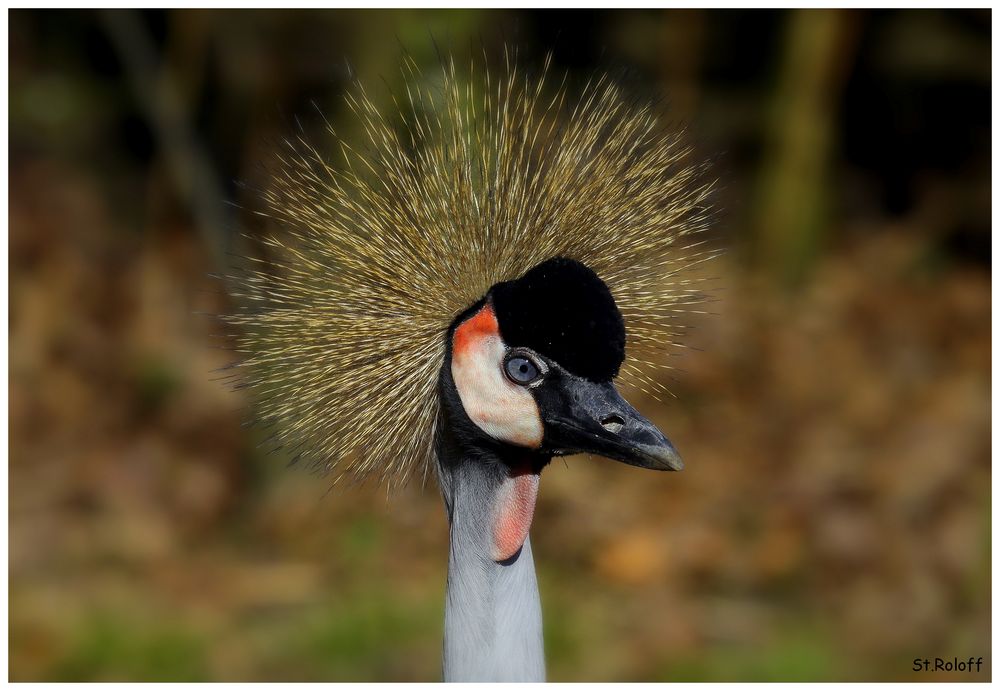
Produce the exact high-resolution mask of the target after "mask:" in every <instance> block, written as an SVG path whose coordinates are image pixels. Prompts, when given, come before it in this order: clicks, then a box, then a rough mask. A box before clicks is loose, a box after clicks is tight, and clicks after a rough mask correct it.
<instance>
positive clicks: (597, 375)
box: [490, 257, 625, 382]
mask: <svg viewBox="0 0 1000 691" xmlns="http://www.w3.org/2000/svg"><path fill="white" fill-rule="evenodd" d="M490 294H491V296H492V299H493V308H494V310H495V311H496V315H497V322H498V324H499V326H500V335H501V336H503V339H504V341H505V342H506V343H507V345H509V346H521V347H525V348H531V349H532V350H534V351H536V352H538V353H541V354H542V355H544V356H546V357H548V358H551V359H552V360H554V361H555V362H557V363H558V364H559V365H560V366H562V367H563V368H565V369H566V370H568V371H570V372H572V373H573V374H575V375H577V376H580V377H583V378H585V379H589V380H591V381H595V382H603V381H610V380H612V379H614V378H615V377H616V376H618V370H619V368H620V367H621V365H622V361H623V360H624V359H625V323H624V321H622V315H621V312H619V311H618V306H617V305H615V300H614V298H613V297H612V296H611V291H610V290H608V287H607V286H606V285H605V284H604V281H602V280H601V279H600V278H599V277H598V276H597V274H596V273H594V272H593V271H592V270H591V269H589V268H588V267H587V266H585V265H584V264H581V263H580V262H578V261H576V260H573V259H567V258H565V257H556V258H554V259H549V260H548V261H545V262H542V263H541V264H539V265H538V266H536V267H535V268H533V269H531V270H530V271H528V272H527V273H526V274H524V275H523V276H521V277H520V278H518V279H516V280H513V281H507V282H505V283H498V284H497V285H495V286H493V288H492V290H491V292H490Z"/></svg>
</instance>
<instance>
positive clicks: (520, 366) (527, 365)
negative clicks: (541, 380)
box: [504, 354, 541, 385]
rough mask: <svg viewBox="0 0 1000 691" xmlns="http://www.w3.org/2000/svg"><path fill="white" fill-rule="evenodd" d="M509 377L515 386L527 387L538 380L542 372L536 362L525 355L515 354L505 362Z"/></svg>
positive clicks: (505, 369)
mask: <svg viewBox="0 0 1000 691" xmlns="http://www.w3.org/2000/svg"><path fill="white" fill-rule="evenodd" d="M504 371H505V372H506V373H507V377H508V378H509V379H510V380H511V381H512V382H514V383H515V384H521V385H527V384H530V383H532V382H533V381H535V380H536V379H538V376H539V375H540V374H541V371H540V370H539V368H538V365H536V364H535V363H534V362H532V361H531V360H529V359H528V358H527V357H525V356H524V355H520V354H514V355H511V356H510V357H508V358H507V361H506V362H504Z"/></svg>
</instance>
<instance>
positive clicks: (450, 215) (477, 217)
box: [228, 60, 712, 485]
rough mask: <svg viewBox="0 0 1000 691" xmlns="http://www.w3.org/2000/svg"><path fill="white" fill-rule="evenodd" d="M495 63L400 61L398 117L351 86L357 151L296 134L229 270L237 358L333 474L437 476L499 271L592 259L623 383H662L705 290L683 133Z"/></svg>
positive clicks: (264, 401) (697, 200)
mask: <svg viewBox="0 0 1000 691" xmlns="http://www.w3.org/2000/svg"><path fill="white" fill-rule="evenodd" d="M501 74H502V76H501V78H500V79H497V78H495V76H494V75H492V74H490V73H489V72H488V71H485V70H484V71H482V72H479V73H477V72H476V68H475V66H474V65H473V66H472V68H471V69H470V73H469V74H467V75H465V76H464V77H460V76H459V74H458V70H457V68H456V64H455V62H454V61H449V62H448V63H447V64H446V66H445V67H443V68H442V72H441V78H440V80H439V81H438V83H437V84H428V81H427V80H426V79H425V78H424V76H423V75H422V74H421V73H420V72H419V71H418V70H417V68H416V66H415V65H414V63H413V62H412V61H409V60H407V61H405V63H404V77H405V83H406V93H405V97H402V98H399V99H398V100H394V101H395V103H394V105H395V109H396V111H397V112H394V113H392V115H393V116H394V117H397V118H399V119H401V120H402V122H403V124H402V126H401V127H399V126H393V124H392V123H391V122H390V121H389V120H388V119H387V118H386V117H384V116H383V114H382V113H380V112H379V110H378V109H377V108H376V107H375V105H374V103H373V101H372V99H370V98H369V97H368V96H367V94H366V93H365V91H364V89H363V88H362V87H361V86H360V85H359V86H357V87H356V91H355V92H354V93H353V94H352V95H351V96H349V97H348V103H349V105H350V107H351V110H352V111H353V113H354V115H355V116H356V117H357V118H358V121H359V123H360V125H361V126H362V128H363V132H364V137H363V138H362V139H363V141H362V144H363V146H362V147H352V146H351V145H350V144H349V143H347V142H346V141H343V140H342V139H340V138H338V137H337V135H336V133H335V132H334V131H333V130H332V128H330V130H329V132H330V135H331V138H332V142H333V143H334V144H335V145H336V147H337V148H339V150H340V154H341V156H340V159H341V160H339V161H338V162H337V163H330V162H328V160H327V158H326V156H324V155H323V153H322V152H321V151H320V150H319V149H318V148H316V147H315V146H314V145H312V144H311V143H310V142H308V141H304V140H302V139H300V140H298V141H296V142H292V143H291V144H290V145H289V146H288V147H287V148H286V149H285V150H284V153H283V154H282V155H281V156H280V166H279V168H278V171H277V174H276V175H275V176H274V179H273V186H271V187H270V189H269V191H267V192H265V194H264V202H265V204H264V206H265V208H266V210H265V211H264V212H263V213H264V215H265V216H267V217H269V218H270V219H271V220H272V221H273V222H274V223H275V224H276V225H277V226H278V227H280V234H272V235H270V236H268V237H267V239H266V241H265V242H266V244H267V246H268V248H269V251H270V253H271V254H272V255H273V256H272V258H271V259H269V260H268V261H267V262H264V261H262V260H257V263H255V264H253V265H251V267H250V269H249V270H248V271H247V272H245V273H244V274H243V275H241V276H239V277H236V278H235V286H236V287H235V288H234V290H233V292H234V294H235V295H236V297H237V298H238V300H239V302H240V303H241V308H240V311H239V312H237V313H236V314H233V315H230V316H229V317H228V321H229V322H230V323H232V324H234V325H236V326H237V327H239V329H238V330H239V332H240V335H239V336H238V343H239V345H238V346H237V349H238V350H239V352H240V353H242V355H243V357H244V359H243V360H242V361H241V362H240V363H239V368H241V369H242V371H243V373H244V377H245V381H246V384H247V385H249V387H250V388H251V389H252V390H253V391H254V392H255V394H256V399H257V400H256V406H257V410H258V416H259V418H260V419H262V420H263V421H265V422H268V423H274V424H275V427H276V437H277V439H278V440H279V441H280V442H281V443H282V444H283V445H284V446H285V447H287V448H289V449H290V450H291V451H290V453H292V454H294V455H296V456H300V457H302V458H304V459H306V460H308V461H309V462H311V463H314V464H316V465H319V466H321V467H325V468H329V469H336V470H337V471H338V477H343V476H345V475H355V476H359V477H362V478H363V477H366V476H368V475H370V474H372V473H375V474H378V475H380V476H381V478H382V479H384V480H385V481H386V482H387V483H388V484H390V485H395V484H399V483H402V482H404V481H405V480H406V478H408V477H409V476H410V475H411V474H412V473H411V471H412V470H414V469H415V468H422V469H423V472H424V473H426V471H427V469H428V468H429V467H430V465H431V464H430V463H429V462H428V461H429V460H430V458H431V454H432V444H433V439H434V430H435V425H436V421H437V416H438V407H439V406H438V394H437V379H438V371H439V368H440V366H441V363H442V360H443V358H444V354H445V335H446V331H447V328H448V326H449V325H450V323H451V322H452V320H453V319H454V318H455V317H456V315H458V314H459V313H460V312H462V311H463V310H464V309H466V308H467V307H468V306H469V305H471V304H472V303H474V302H475V301H477V300H478V299H479V298H481V297H482V296H483V295H484V294H485V293H486V292H487V291H488V289H489V288H490V287H491V286H492V285H494V284H495V283H498V282H500V281H506V280H510V279H513V278H516V277H518V276H520V275H521V274H523V273H524V272H525V271H527V270H528V269H530V268H532V267H533V266H535V265H537V264H539V263H540V262H542V261H544V260H546V259H549V258H551V257H554V256H558V255H562V256H567V257H571V258H574V259H578V260H580V261H582V262H583V263H585V264H586V265H588V266H590V267H591V268H592V269H594V270H595V271H596V272H597V274H598V275H599V276H601V277H602V278H603V279H604V281H605V282H606V283H607V284H608V286H609V287H610V288H611V291H612V293H613V295H614V297H615V300H616V301H617V304H618V306H619V308H620V310H621V312H622V314H623V316H624V318H625V323H626V328H627V330H628V343H627V359H626V363H625V365H624V366H623V368H622V373H621V378H622V379H624V380H626V382H627V383H631V384H634V385H637V386H638V387H640V388H642V389H643V390H645V391H647V392H650V393H653V394H654V395H655V394H656V392H657V391H660V390H662V385H661V384H660V383H659V380H658V378H657V376H656V370H657V369H659V368H663V367H666V365H665V364H664V357H663V355H664V352H665V351H667V350H669V349H670V348H673V347H675V346H677V345H678V343H677V338H678V336H679V335H680V331H681V328H682V327H681V326H680V324H682V323H683V321H682V320H679V319H678V318H679V317H680V316H682V315H683V314H684V313H685V312H688V311H691V310H692V309H693V306H694V305H697V304H698V303H699V302H700V300H701V291H700V290H699V289H698V286H697V285H696V283H697V280H696V279H693V278H690V277H686V276H685V271H686V270H687V269H689V268H691V267H692V266H693V265H694V264H696V263H699V262H702V261H704V260H705V259H707V258H709V257H710V256H712V252H711V251H710V250H708V249H706V248H705V245H704V244H703V242H702V241H701V240H700V238H699V236H698V234H699V233H700V232H701V231H703V230H705V229H706V227H707V225H708V215H707V211H708V204H707V198H708V195H709V193H710V190H711V184H710V183H706V182H705V176H704V174H703V170H702V168H701V167H700V166H698V165H691V164H690V163H689V161H690V158H691V157H690V152H689V150H688V149H687V148H686V147H685V145H684V144H683V141H682V137H681V136H679V135H678V134H676V133H671V132H668V131H664V130H663V129H662V128H661V127H660V125H659V123H658V120H657V117H656V114H655V112H654V110H653V108H652V107H651V106H648V105H641V104H639V105H637V104H635V103H633V102H631V101H629V100H628V99H627V98H625V97H624V96H623V94H622V92H621V91H620V89H619V88H618V87H617V86H616V85H615V84H614V83H613V82H612V80H610V79H609V78H608V77H606V76H604V77H600V78H598V79H596V80H595V81H593V82H592V83H590V84H588V85H587V86H586V87H585V88H584V89H583V90H582V93H581V94H580V96H579V97H578V98H577V99H576V100H575V101H574V102H573V104H570V101H569V98H568V95H567V88H566V86H565V80H563V83H560V84H555V83H553V81H554V80H553V79H552V78H551V74H550V70H549V68H548V64H546V68H545V70H543V72H542V75H541V76H540V77H539V78H536V79H532V78H528V77H526V76H524V75H522V74H521V72H520V71H519V70H518V69H517V68H516V67H513V66H511V62H510V61H508V63H507V67H506V68H505V69H503V70H502V73H501ZM331 148H332V147H331ZM553 317H554V318H557V315H553Z"/></svg>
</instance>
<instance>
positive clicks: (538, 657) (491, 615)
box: [438, 444, 545, 681]
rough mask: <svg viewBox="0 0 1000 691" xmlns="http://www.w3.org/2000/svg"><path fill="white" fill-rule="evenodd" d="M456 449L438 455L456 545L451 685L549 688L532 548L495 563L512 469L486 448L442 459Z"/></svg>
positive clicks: (447, 662)
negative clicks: (500, 511)
mask: <svg viewBox="0 0 1000 691" xmlns="http://www.w3.org/2000/svg"><path fill="white" fill-rule="evenodd" d="M449 446H450V445H448V444H443V445H441V446H439V450H438V451H439V464H438V465H439V474H440V479H441V488H442V493H443V494H444V499H445V505H446V507H447V509H448V519H449V524H450V538H451V541H450V549H449V555H448V592H447V600H446V603H445V634H444V679H445V681H544V680H545V660H544V654H543V649H542V612H541V606H540V603H539V599H538V584H537V582H536V579H535V567H534V563H533V562H532V557H531V543H530V541H525V543H524V546H523V547H522V548H521V550H520V552H519V553H517V554H515V555H514V556H513V557H511V558H510V559H507V560H506V561H503V562H496V561H494V560H493V558H492V554H493V549H494V547H493V533H492V530H493V526H492V521H493V507H494V506H495V503H496V501H497V493H498V492H499V491H500V489H501V485H502V484H503V482H504V481H505V480H508V473H509V472H510V470H509V467H508V466H507V465H506V464H505V463H504V462H503V461H502V460H501V459H500V458H495V457H491V455H490V453H489V452H486V451H483V450H482V449H477V450H476V451H475V453H474V454H473V455H472V456H471V457H464V458H454V457H451V458H448V457H440V456H441V454H448V452H449ZM442 447H443V448H442ZM450 450H451V451H452V452H455V451H457V449H455V448H454V447H451V448H450ZM466 453H469V451H468V450H466Z"/></svg>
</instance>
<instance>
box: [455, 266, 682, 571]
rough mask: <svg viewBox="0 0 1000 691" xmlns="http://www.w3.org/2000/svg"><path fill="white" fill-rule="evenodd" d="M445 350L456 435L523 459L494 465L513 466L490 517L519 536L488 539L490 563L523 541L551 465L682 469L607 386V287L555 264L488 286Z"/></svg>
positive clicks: (615, 343)
mask: <svg viewBox="0 0 1000 691" xmlns="http://www.w3.org/2000/svg"><path fill="white" fill-rule="evenodd" d="M449 340H450V343H449V360H450V363H449V365H450V366H449V367H447V368H446V369H447V372H446V375H448V376H447V381H446V384H445V386H446V387H447V388H449V389H451V390H452V391H453V392H454V395H453V396H452V398H453V399H454V398H455V397H456V396H457V400H458V404H457V405H456V406H455V407H459V408H460V409H461V413H460V417H461V418H462V419H461V422H462V423H464V428H465V432H464V433H465V434H466V435H467V436H472V437H478V438H479V439H478V441H480V442H485V443H487V444H492V445H500V446H503V447H509V449H514V450H519V451H521V453H513V454H510V453H507V454H502V455H501V457H503V458H512V459H516V460H515V461H514V463H512V467H511V468H510V475H511V478H512V480H511V481H512V482H513V483H514V486H513V487H512V490H513V491H512V492H511V493H509V494H510V496H511V497H512V499H511V501H512V502H513V506H511V507H510V513H511V515H510V516H505V513H506V512H504V511H500V516H501V519H502V520H501V522H502V523H504V524H505V525H506V524H508V523H511V522H513V523H515V524H518V525H516V526H514V528H513V529H512V530H510V531H509V532H510V533H511V535H508V536H501V538H503V539H498V543H502V544H498V545H497V549H496V557H497V560H498V561H499V560H502V559H505V558H509V557H510V556H512V555H513V554H515V553H516V551H517V550H518V549H519V548H520V546H521V544H523V542H524V539H525V538H526V537H527V529H528V527H529V526H530V520H531V515H532V513H533V508H534V496H535V491H536V489H537V476H538V474H539V473H540V471H541V468H542V467H544V465H545V464H547V463H548V461H549V460H550V459H551V458H552V457H553V456H562V455H569V454H576V453H593V454H597V455H600V456H603V457H606V458H610V459H613V460H617V461H621V462H623V463H628V464H630V465H634V466H639V467H642V468H650V469H653V470H680V469H681V468H683V464H682V462H681V459H680V456H679V455H678V453H677V451H676V449H675V448H674V446H673V444H671V443H670V441H669V440H668V439H667V438H666V436H664V434H663V433H662V432H661V431H660V430H659V429H657V427H656V426H655V425H653V424H652V423H651V422H650V421H649V420H647V419H646V418H645V417H643V416H642V415H640V414H639V413H638V412H637V411H636V410H635V408H633V407H632V406H631V405H629V403H628V402H627V401H625V399H624V398H622V396H621V395H620V394H619V393H618V390H617V389H616V388H615V386H614V383H613V382H614V378H615V377H616V376H617V375H618V371H619V369H620V367H621V365H622V362H623V361H624V358H625V325H624V321H623V319H622V315H621V313H620V311H619V310H618V307H617V305H616V304H615V301H614V298H613V297H612V295H611V291H610V290H609V289H608V287H607V285H605V283H604V282H603V281H602V280H601V279H600V278H599V277H598V276H597V274H596V273H594V272H593V271H592V270H591V269H590V268H588V267H587V266H585V265H584V264H582V263H580V262H578V261H575V260H572V259H568V258H564V257H556V258H554V259H549V260H547V261H545V262H543V263H541V264H539V265H537V266H536V267H534V268H533V269H531V270H530V271H528V272H527V273H525V274H524V275H523V276H521V277H520V278H517V279H515V280H512V281H506V282H503V283H499V284H497V285H495V286H493V287H492V288H491V289H490V291H489V292H488V294H487V295H486V297H484V298H483V299H482V300H480V301H479V302H477V303H476V304H475V305H473V306H472V307H470V308H469V309H468V310H466V311H465V312H464V313H463V314H462V315H460V316H459V317H458V318H457V319H456V320H455V323H454V324H453V326H452V328H451V330H450V339H449ZM445 398H446V400H447V399H448V396H447V395H446V396H445ZM469 423H471V424H469ZM526 483H529V485H526ZM519 484H520V485H521V486H520V487H518V485H519ZM526 503H527V504H530V505H529V506H525V504H526ZM508 527H509V526H508ZM500 532H504V530H501V531H500Z"/></svg>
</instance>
